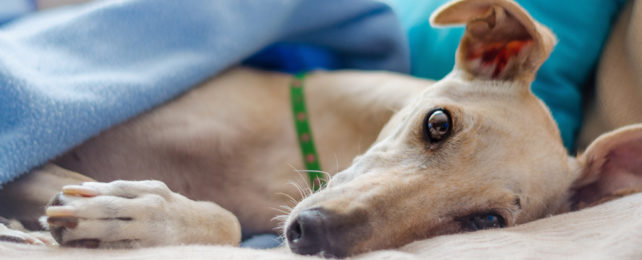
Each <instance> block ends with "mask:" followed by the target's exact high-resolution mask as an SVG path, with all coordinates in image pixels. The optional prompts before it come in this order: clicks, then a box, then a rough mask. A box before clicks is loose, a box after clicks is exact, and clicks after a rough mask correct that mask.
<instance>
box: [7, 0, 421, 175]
mask: <svg viewBox="0 0 642 260" xmlns="http://www.w3.org/2000/svg"><path fill="white" fill-rule="evenodd" d="M14 1H15V0H14ZM0 14H1V13H0ZM0 18H2V17H0ZM0 22H2V20H0ZM404 39H405V37H404V36H403V32H402V31H401V26H400V25H399V22H398V20H397V18H396V17H395V16H394V14H393V13H392V11H391V10H390V8H389V7H388V6H387V5H385V4H382V3H380V2H378V1H374V0H350V1H345V0H323V1H320V0H300V1H292V0H215V1H212V0H186V1H177V0H121V1H98V2H94V3H91V4H87V5H82V6H78V7H67V8H63V9H57V10H53V11H48V12H42V13H35V14H30V15H26V16H22V17H20V18H17V19H14V20H13V21H12V22H8V23H5V24H3V25H2V26H0V186H1V185H2V184H5V183H7V182H8V181H10V180H12V179H14V178H15V177H17V176H20V175H21V174H23V173H25V172H27V171H28V170H30V169H32V168H33V167H36V166H38V165H40V164H42V163H45V162H46V161H47V160H50V159H52V158H54V157H55V156H57V155H60V154H61V153H62V152H64V151H65V150H68V149H70V148H72V147H73V146H75V145H78V144H80V143H81V142H83V141H84V140H86V139H88V138H91V137H92V136H95V135H96V134H98V133H100V132H101V131H102V130H105V129H107V128H108V127H110V126H113V125H115V124H118V123H119V122H122V121H124V120H126V119H128V118H131V117H133V116H135V115H137V114H139V113H141V112H143V111H145V110H147V109H150V108H152V107H154V106H156V105H159V104H161V103H163V102H165V101H167V100H169V99H171V98H172V97H175V96H176V95H178V94H180V93H182V92H184V91H186V90H188V89H189V88H190V87H192V86H194V85H196V84H198V83H199V82H201V81H203V80H205V79H207V78H208V77H211V76H213V75H216V74H217V73H219V72H221V71H222V70H224V69H225V68H227V67H230V66H234V65H238V64H240V63H242V62H243V61H245V62H246V63H250V64H258V65H261V66H265V67H272V68H277V69H282V70H286V71H296V70H301V69H309V68H316V67H326V68H358V69H387V70H394V71H401V72H408V70H409V60H408V57H409V55H408V49H407V43H406V42H405V40H404ZM301 57H315V58H314V59H309V58H301Z"/></svg>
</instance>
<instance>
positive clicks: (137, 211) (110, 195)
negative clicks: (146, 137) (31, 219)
mask: <svg viewBox="0 0 642 260" xmlns="http://www.w3.org/2000/svg"><path fill="white" fill-rule="evenodd" d="M47 216H48V219H47V221H48V223H49V225H50V229H51V233H52V235H53V237H54V238H55V239H56V241H58V243H60V244H61V245H63V246H77V247H92V248H95V247H101V248H122V247H125V248H128V247H147V246H159V245H175V244H230V245H236V244H238V243H239V242H240V237H241V228H240V224H239V222H238V220H237V218H236V217H235V216H234V215H233V214H232V213H230V212H229V211H227V210H225V209H223V208H221V207H220V206H218V205H216V204H214V203H211V202H204V201H193V200H190V199H188V198H186V197H184V196H182V195H180V194H178V193H174V192H172V191H171V190H170V189H169V188H168V187H167V186H166V185H165V184H164V183H162V182H159V181H114V182H110V183H100V182H86V183H83V184H82V185H69V186H65V187H63V188H62V192H61V193H59V194H58V195H56V196H55V197H54V199H53V200H52V201H51V204H50V206H49V207H48V208H47Z"/></svg>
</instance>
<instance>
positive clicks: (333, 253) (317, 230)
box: [285, 208, 347, 257]
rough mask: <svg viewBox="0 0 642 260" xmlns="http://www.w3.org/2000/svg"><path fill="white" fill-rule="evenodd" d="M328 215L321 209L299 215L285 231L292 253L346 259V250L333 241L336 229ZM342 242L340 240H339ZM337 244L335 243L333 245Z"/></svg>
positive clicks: (305, 211) (309, 210)
mask: <svg viewBox="0 0 642 260" xmlns="http://www.w3.org/2000/svg"><path fill="white" fill-rule="evenodd" d="M332 215H333V214H328V213H327V212H326V211H324V210H323V209H321V208H313V209H308V210H304V211H302V212H301V213H299V215H298V216H296V218H294V220H293V221H292V223H291V224H290V226H288V228H287V229H286V231H285V236H286V238H287V239H288V246H289V247H290V250H292V252H294V253H297V254H301V255H316V254H320V255H322V256H325V257H345V256H346V253H347V252H346V251H347V250H346V248H345V247H343V246H339V245H340V244H341V243H336V242H337V241H333V240H334V239H332V236H333V234H332V233H336V232H334V228H332V226H333V223H332V220H331V219H330V218H331V217H332ZM339 240H340V239H339ZM332 242H335V243H332Z"/></svg>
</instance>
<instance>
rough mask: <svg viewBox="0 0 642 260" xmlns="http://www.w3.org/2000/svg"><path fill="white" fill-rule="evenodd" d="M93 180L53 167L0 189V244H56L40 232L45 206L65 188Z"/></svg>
mask: <svg viewBox="0 0 642 260" xmlns="http://www.w3.org/2000/svg"><path fill="white" fill-rule="evenodd" d="M91 180H92V179H90V178H88V177H85V176H83V175H80V174H78V173H76V172H72V171H68V170H65V169H63V168H60V167H58V166H56V165H53V164H48V165H46V166H44V167H42V168H39V169H36V170H34V171H32V172H30V173H28V174H25V175H24V176H22V177H20V178H18V179H16V180H15V181H13V182H10V183H8V184H6V185H5V186H4V187H3V188H2V189H0V198H3V199H2V200H0V216H2V217H0V241H10V242H18V243H28V244H38V245H42V244H47V245H52V244H55V242H54V240H53V239H52V238H51V236H49V235H48V233H43V232H37V231H35V230H42V229H43V227H42V226H41V225H40V222H39V218H40V217H42V216H43V215H44V209H45V206H46V205H47V202H48V201H49V200H50V199H51V197H52V196H53V195H55V194H56V193H58V192H60V189H61V188H62V187H63V186H64V185H69V184H79V183H82V182H85V181H91Z"/></svg>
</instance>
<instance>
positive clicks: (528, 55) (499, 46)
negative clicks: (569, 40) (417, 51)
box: [430, 0, 557, 82]
mask: <svg viewBox="0 0 642 260" xmlns="http://www.w3.org/2000/svg"><path fill="white" fill-rule="evenodd" d="M430 22H431V24H432V25H433V26H446V25H457V24H466V33H465V34H464V36H463V38H462V39H461V42H460V44H459V48H458V50H457V60H456V65H455V71H456V72H457V71H464V73H465V75H466V76H467V77H468V78H469V79H472V78H481V79H499V80H525V81H527V82H530V81H532V80H533V79H534V77H535V73H536V72H537V70H538V69H539V67H540V66H541V65H542V63H543V62H544V61H545V60H546V59H547V58H548V56H549V54H550V53H551V51H552V50H553V47H554V46H555V43H556V42H557V38H555V35H553V33H552V32H551V31H549V30H548V29H547V28H546V27H544V26H542V25H540V24H539V23H537V22H536V21H535V20H533V18H531V16H530V15H529V14H528V13H527V12H526V11H525V10H524V9H523V8H521V7H520V6H519V5H518V4H517V3H515V2H513V1H511V0H459V1H453V2H451V3H448V4H446V5H444V6H442V7H441V8H439V9H438V10H437V11H435V12H434V13H433V14H432V16H431V17H430Z"/></svg>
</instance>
